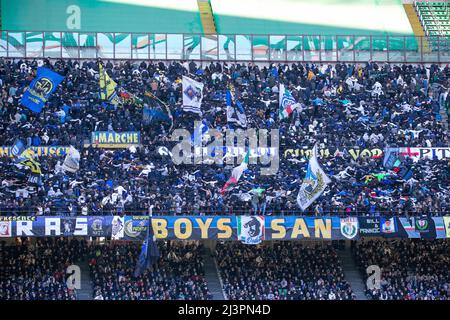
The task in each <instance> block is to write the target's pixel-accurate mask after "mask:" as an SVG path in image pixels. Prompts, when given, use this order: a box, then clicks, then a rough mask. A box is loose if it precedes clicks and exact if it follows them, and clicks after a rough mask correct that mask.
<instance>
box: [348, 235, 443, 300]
mask: <svg viewBox="0 0 450 320" xmlns="http://www.w3.org/2000/svg"><path fill="white" fill-rule="evenodd" d="M354 254H355V259H356V262H357V265H358V266H359V268H360V270H361V273H362V274H363V276H364V277H365V278H367V273H366V272H365V271H366V268H367V267H368V266H370V265H377V266H379V267H380V268H381V278H380V280H381V281H380V287H379V288H377V287H376V286H373V287H372V288H369V287H367V289H366V295H367V297H368V298H370V299H375V300H448V299H449V298H450V275H449V272H448V265H449V247H448V243H447V242H446V241H445V240H435V241H425V240H417V239H414V240H396V241H379V240H370V241H361V242H357V243H356V247H355V249H354ZM371 283H372V282H371ZM373 284H374V285H375V283H373Z"/></svg>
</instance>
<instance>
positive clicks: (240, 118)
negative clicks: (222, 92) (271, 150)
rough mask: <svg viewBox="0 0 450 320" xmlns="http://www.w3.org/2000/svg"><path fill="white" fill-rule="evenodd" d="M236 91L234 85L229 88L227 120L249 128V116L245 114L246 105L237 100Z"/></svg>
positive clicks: (227, 94)
mask: <svg viewBox="0 0 450 320" xmlns="http://www.w3.org/2000/svg"><path fill="white" fill-rule="evenodd" d="M235 97H236V93H235V90H234V87H233V86H230V90H227V93H226V99H227V122H228V123H232V124H236V125H237V126H239V127H241V128H247V116H246V115H245V110H244V107H243V106H242V103H241V102H240V101H239V100H237V99H236V98H235Z"/></svg>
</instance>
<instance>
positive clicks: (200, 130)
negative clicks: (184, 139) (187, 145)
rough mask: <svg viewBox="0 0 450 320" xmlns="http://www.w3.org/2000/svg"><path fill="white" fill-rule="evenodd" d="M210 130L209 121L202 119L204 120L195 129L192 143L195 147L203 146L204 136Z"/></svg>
mask: <svg viewBox="0 0 450 320" xmlns="http://www.w3.org/2000/svg"><path fill="white" fill-rule="evenodd" d="M208 132H209V127H208V122H207V121H206V120H202V122H200V123H199V124H198V125H197V128H195V130H194V135H193V136H192V138H191V139H192V145H193V146H195V147H201V146H202V141H203V137H204V135H205V134H207V133H208Z"/></svg>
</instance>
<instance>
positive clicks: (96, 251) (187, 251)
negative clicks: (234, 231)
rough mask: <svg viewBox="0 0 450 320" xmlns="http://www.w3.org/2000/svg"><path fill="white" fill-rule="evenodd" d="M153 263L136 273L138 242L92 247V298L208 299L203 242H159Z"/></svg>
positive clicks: (90, 251) (209, 296) (90, 264)
mask: <svg viewBox="0 0 450 320" xmlns="http://www.w3.org/2000/svg"><path fill="white" fill-rule="evenodd" d="M158 244H159V248H160V254H161V256H160V259H159V260H158V262H157V264H156V265H153V266H152V267H150V268H149V269H146V270H145V271H144V272H143V273H142V274H140V275H135V274H134V271H135V267H136V260H137V258H138V256H139V253H140V244H138V243H128V244H120V243H119V244H118V243H108V244H99V245H95V246H91V247H90V250H89V266H90V271H91V279H92V283H93V287H94V292H93V299H95V300H206V299H211V298H212V295H211V294H210V292H209V290H208V287H207V283H206V280H205V277H204V275H205V274H204V266H203V258H202V256H201V255H202V250H203V245H202V244H199V243H194V242H192V243H190V242H170V241H168V242H159V243H158Z"/></svg>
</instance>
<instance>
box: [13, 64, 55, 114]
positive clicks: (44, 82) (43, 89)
mask: <svg viewBox="0 0 450 320" xmlns="http://www.w3.org/2000/svg"><path fill="white" fill-rule="evenodd" d="M63 79H64V77H63V76H61V75H59V74H57V73H56V72H53V71H52V70H50V69H47V68H44V67H39V68H38V69H37V74H36V77H35V78H34V79H33V81H31V83H30V86H29V87H28V89H27V91H25V93H24V94H23V97H22V99H21V100H20V103H21V104H22V105H23V106H25V107H27V108H28V109H30V110H31V111H33V112H37V113H39V112H41V111H42V108H43V107H44V104H45V103H46V102H47V100H48V98H49V97H50V95H51V94H52V93H53V92H54V91H55V90H56V87H58V84H60V83H61V81H63Z"/></svg>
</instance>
